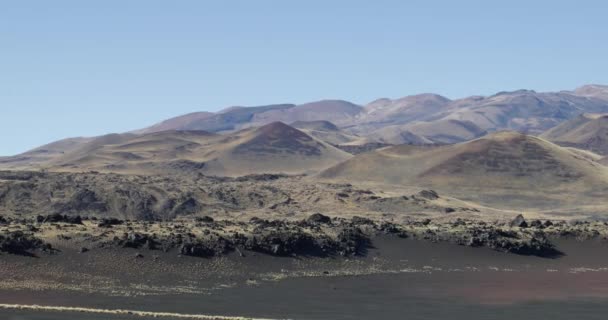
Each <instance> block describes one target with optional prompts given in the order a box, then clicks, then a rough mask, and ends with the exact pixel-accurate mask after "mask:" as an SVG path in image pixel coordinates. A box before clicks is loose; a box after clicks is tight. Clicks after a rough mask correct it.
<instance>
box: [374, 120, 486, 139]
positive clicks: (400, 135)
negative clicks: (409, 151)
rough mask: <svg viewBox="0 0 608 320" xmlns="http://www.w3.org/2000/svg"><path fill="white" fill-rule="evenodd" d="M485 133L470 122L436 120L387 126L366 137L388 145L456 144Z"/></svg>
mask: <svg viewBox="0 0 608 320" xmlns="http://www.w3.org/2000/svg"><path fill="white" fill-rule="evenodd" d="M485 133H486V132H485V131H484V130H482V129H481V128H479V127H478V126H477V125H475V124H474V123H472V122H470V121H460V120H437V121H432V122H413V123H408V124H405V125H395V126H388V127H384V128H381V129H378V130H376V131H374V132H372V133H370V134H369V135H368V137H370V138H373V139H377V140H379V141H381V142H384V143H389V144H406V143H411V144H429V143H439V144H448V143H457V142H462V141H468V140H472V139H475V138H478V137H480V136H482V135H484V134H485Z"/></svg>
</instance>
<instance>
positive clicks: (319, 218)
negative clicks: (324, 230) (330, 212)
mask: <svg viewBox="0 0 608 320" xmlns="http://www.w3.org/2000/svg"><path fill="white" fill-rule="evenodd" d="M306 221H308V222H310V223H323V224H327V223H331V218H330V217H328V216H326V215H323V214H320V213H315V214H312V215H311V216H310V217H308V219H306Z"/></svg>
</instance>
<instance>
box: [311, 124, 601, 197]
mask: <svg viewBox="0 0 608 320" xmlns="http://www.w3.org/2000/svg"><path fill="white" fill-rule="evenodd" d="M320 177H321V178H325V179H339V180H347V181H353V182H354V181H359V182H363V181H371V182H375V183H379V184H394V185H399V186H424V187H429V188H433V189H437V190H440V192H443V193H448V194H452V195H455V196H459V197H462V198H464V199H470V200H473V199H475V200H477V201H480V202H482V203H486V204H492V205H498V206H503V207H506V208H508V207H558V206H562V205H566V204H574V203H577V204H581V203H586V204H588V203H591V202H593V201H600V199H601V198H602V197H603V194H605V192H606V191H608V170H607V169H606V168H605V167H603V166H601V165H600V164H598V163H597V162H595V161H593V160H590V159H589V158H587V157H583V156H581V155H579V154H577V153H574V152H571V151H569V150H568V149H566V148H562V147H560V146H557V145H555V144H552V143H550V142H548V141H546V140H543V139H540V138H536V137H533V136H527V135H523V134H519V133H514V132H499V133H495V134H491V135H488V136H484V137H482V138H479V139H476V140H473V141H470V142H466V143H460V144H456V145H448V146H439V147H412V146H396V147H389V148H385V149H380V150H377V151H375V152H370V153H366V154H361V155H357V156H355V157H354V158H352V159H350V160H348V161H346V162H344V163H341V164H338V165H336V166H334V167H332V168H329V169H327V170H325V171H324V172H322V173H321V174H320Z"/></svg>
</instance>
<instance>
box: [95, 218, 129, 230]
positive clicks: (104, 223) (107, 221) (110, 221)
mask: <svg viewBox="0 0 608 320" xmlns="http://www.w3.org/2000/svg"><path fill="white" fill-rule="evenodd" d="M123 223H124V221H122V220H119V219H116V218H103V219H101V222H99V224H98V225H97V226H98V227H100V228H111V227H112V226H116V225H121V224H123Z"/></svg>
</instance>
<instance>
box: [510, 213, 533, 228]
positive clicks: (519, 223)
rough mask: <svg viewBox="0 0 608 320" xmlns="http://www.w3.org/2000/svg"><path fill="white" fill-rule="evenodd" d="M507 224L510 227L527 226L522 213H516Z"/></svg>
mask: <svg viewBox="0 0 608 320" xmlns="http://www.w3.org/2000/svg"><path fill="white" fill-rule="evenodd" d="M509 226H510V227H511V228H527V227H528V223H527V222H526V219H525V218H524V216H523V215H521V214H520V215H517V217H515V219H513V220H512V221H511V222H510V223H509Z"/></svg>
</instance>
